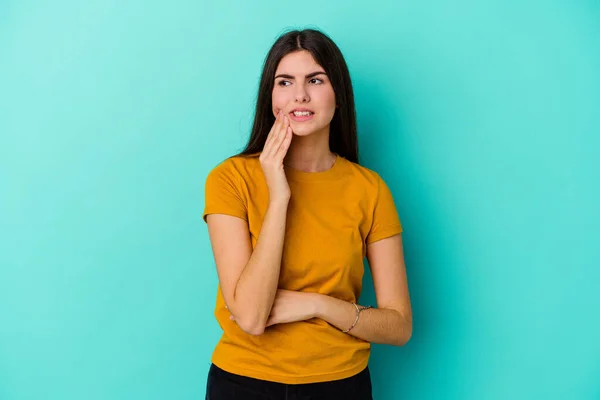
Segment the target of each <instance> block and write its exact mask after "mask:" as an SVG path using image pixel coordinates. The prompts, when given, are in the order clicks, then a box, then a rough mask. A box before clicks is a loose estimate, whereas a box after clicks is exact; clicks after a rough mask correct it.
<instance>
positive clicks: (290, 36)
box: [238, 29, 358, 163]
mask: <svg viewBox="0 0 600 400" xmlns="http://www.w3.org/2000/svg"><path fill="white" fill-rule="evenodd" d="M299 50H307V51H309V52H310V53H311V54H312V56H313V58H314V59H315V61H316V62H317V63H318V64H319V65H320V66H321V67H323V69H324V70H325V73H326V74H327V76H328V77H329V80H330V82H331V85H332V87H333V91H334V93H335V100H336V104H337V105H338V108H336V110H335V114H334V115H333V119H332V121H331V125H330V133H329V148H330V150H331V151H332V152H333V153H337V154H339V155H340V156H342V157H344V158H346V159H347V160H349V161H352V162H355V163H358V139H357V134H356V111H355V107H354V93H353V90H352V82H351V80H350V73H349V71H348V66H347V65H346V61H345V60H344V57H343V55H342V52H341V51H340V49H339V48H338V47H337V45H336V44H335V43H334V42H333V40H331V39H330V38H329V37H328V36H327V35H326V34H324V33H323V32H320V31H318V30H314V29H305V30H301V31H299V30H294V31H290V32H287V33H285V34H283V35H281V36H280V37H279V38H278V39H277V40H276V41H275V43H274V44H273V46H272V47H271V50H270V51H269V53H268V54H267V57H266V59H265V62H264V66H263V71H262V75H261V78H260V85H259V89H258V97H257V99H256V111H255V114H254V124H253V126H252V133H251V135H250V139H249V140H248V144H247V145H246V148H245V149H244V150H243V151H242V152H241V153H239V154H238V155H243V156H248V155H251V154H255V153H259V152H261V151H262V149H263V147H264V145H265V142H266V140H267V136H268V134H269V131H270V130H271V127H272V126H273V124H274V123H275V116H274V115H273V111H272V109H273V103H272V98H271V93H272V91H273V86H274V79H275V71H276V70H277V66H278V65H279V62H280V61H281V59H282V58H283V57H284V56H286V55H287V54H289V53H292V52H295V51H299Z"/></svg>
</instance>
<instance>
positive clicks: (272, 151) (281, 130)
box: [269, 116, 290, 156]
mask: <svg viewBox="0 0 600 400" xmlns="http://www.w3.org/2000/svg"><path fill="white" fill-rule="evenodd" d="M289 126H290V121H289V119H288V117H286V116H284V117H283V123H282V125H281V126H279V127H278V129H277V132H276V133H275V134H274V135H273V140H272V141H271V145H270V147H269V155H271V156H275V155H276V154H277V153H278V151H279V148H280V146H281V143H283V140H284V139H285V135H286V132H287V130H288V128H289Z"/></svg>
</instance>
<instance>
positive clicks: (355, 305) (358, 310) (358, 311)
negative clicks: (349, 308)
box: [342, 302, 373, 333]
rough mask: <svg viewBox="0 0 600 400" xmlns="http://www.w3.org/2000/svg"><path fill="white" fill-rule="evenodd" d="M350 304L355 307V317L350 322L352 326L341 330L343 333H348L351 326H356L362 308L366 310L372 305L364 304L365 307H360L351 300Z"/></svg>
mask: <svg viewBox="0 0 600 400" xmlns="http://www.w3.org/2000/svg"><path fill="white" fill-rule="evenodd" d="M352 305H353V306H354V308H356V319H355V320H354V323H353V324H352V326H351V327H350V328H348V329H346V330H345V331H342V332H343V333H348V332H350V331H351V330H352V328H354V327H355V326H356V323H357V322H358V319H359V318H360V312H361V311H362V310H367V309H369V308H373V307H372V306H366V307H362V306H360V307H359V306H358V305H357V304H356V303H354V302H352Z"/></svg>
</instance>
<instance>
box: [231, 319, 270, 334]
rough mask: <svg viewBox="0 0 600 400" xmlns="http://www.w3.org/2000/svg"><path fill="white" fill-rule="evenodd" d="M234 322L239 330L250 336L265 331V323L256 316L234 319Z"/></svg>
mask: <svg viewBox="0 0 600 400" xmlns="http://www.w3.org/2000/svg"><path fill="white" fill-rule="evenodd" d="M235 322H236V323H237V325H238V326H239V327H240V329H241V330H243V331H244V332H246V333H247V334H249V335H252V336H260V335H262V334H263V333H264V332H265V324H264V323H261V322H260V321H258V320H257V319H256V318H241V319H238V318H236V319H235Z"/></svg>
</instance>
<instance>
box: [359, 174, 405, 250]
mask: <svg viewBox="0 0 600 400" xmlns="http://www.w3.org/2000/svg"><path fill="white" fill-rule="evenodd" d="M377 181H378V190H377V199H376V201H375V209H374V211H373V225H372V226H371V230H370V231H369V233H368V235H367V238H366V243H367V244H370V243H373V242H376V241H378V240H381V239H385V238H388V237H390V236H394V235H396V234H398V233H401V232H402V224H401V223H400V218H399V217H398V211H397V210H396V205H395V204H394V198H393V197H392V192H391V191H390V189H389V187H388V186H387V184H386V183H385V182H384V180H383V179H382V178H381V177H380V176H379V175H377Z"/></svg>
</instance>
